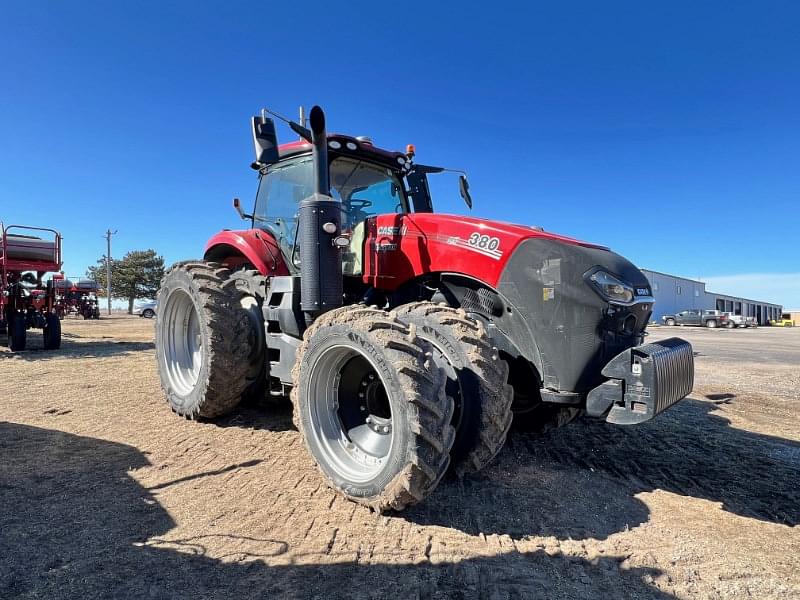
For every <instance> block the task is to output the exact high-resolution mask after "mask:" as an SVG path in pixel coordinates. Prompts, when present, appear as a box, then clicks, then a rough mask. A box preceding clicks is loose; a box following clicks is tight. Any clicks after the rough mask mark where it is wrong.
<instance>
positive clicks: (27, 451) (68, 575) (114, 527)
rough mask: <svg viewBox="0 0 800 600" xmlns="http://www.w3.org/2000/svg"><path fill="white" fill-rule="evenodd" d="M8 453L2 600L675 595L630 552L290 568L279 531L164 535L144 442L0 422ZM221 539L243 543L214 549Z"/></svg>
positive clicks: (1, 493)
mask: <svg viewBox="0 0 800 600" xmlns="http://www.w3.org/2000/svg"><path fill="white" fill-rule="evenodd" d="M0 456H3V457H13V458H14V459H13V460H3V461H0V503H2V506H3V511H2V512H0V555H2V556H3V560H2V561H0V597H3V598H16V597H44V598H54V599H60V598H101V597H102V598H134V597H135V598H140V597H148V598H188V597H195V598H196V597H203V598H237V599H238V598H245V599H247V598H272V597H281V598H309V597H319V598H386V597H423V598H427V597H434V596H436V597H442V598H444V597H458V598H465V599H471V598H487V597H589V598H603V597H605V598H608V597H633V598H654V599H667V598H672V597H673V596H670V595H668V594H666V593H664V592H661V591H660V590H658V589H657V588H655V587H653V586H651V585H648V584H647V583H645V580H646V581H651V582H652V581H653V579H654V578H658V577H660V576H661V575H662V572H661V571H659V570H658V569H654V568H630V569H627V568H624V567H622V566H621V563H622V562H623V561H624V560H625V558H626V557H625V556H603V557H600V558H599V559H597V560H594V561H591V562H590V561H587V560H584V559H581V558H577V557H573V556H562V555H560V554H555V555H552V556H551V555H548V554H547V553H545V552H544V551H536V552H530V553H521V552H509V553H498V554H495V555H493V556H489V557H480V558H471V559H465V560H460V561H455V562H443V563H437V564H435V565H434V564H431V563H430V562H429V561H425V560H423V561H422V562H421V563H420V564H408V558H407V557H406V558H401V559H399V560H403V561H405V562H398V563H378V564H355V563H353V562H345V561H344V559H341V560H340V561H339V562H337V561H336V557H335V556H330V555H328V556H326V557H325V560H327V561H333V562H329V563H320V562H315V561H311V560H309V557H310V556H312V555H308V554H302V553H299V554H298V555H297V556H299V557H302V560H301V561H300V562H302V563H304V564H288V565H287V564H285V563H286V562H287V559H286V557H284V555H288V554H289V553H290V552H291V551H292V548H291V547H290V546H289V544H287V543H286V542H284V541H281V540H272V539H258V538H252V537H246V536H233V535H230V534H227V533H226V532H224V531H222V532H219V531H217V532H215V533H213V534H209V535H199V536H196V537H192V538H189V539H177V540H176V539H170V540H166V539H162V538H161V537H160V536H163V535H164V534H166V533H168V532H169V531H170V530H171V529H173V528H174V527H175V526H176V522H175V521H174V520H173V518H172V517H171V516H170V514H169V513H168V512H167V511H166V510H165V509H164V508H163V507H162V506H161V505H160V504H159V502H158V500H157V498H156V497H155V496H154V495H153V494H152V493H151V492H150V491H149V490H148V489H146V488H144V487H142V486H141V485H140V484H139V483H138V482H137V481H136V480H135V479H133V478H132V477H131V476H130V473H129V472H130V471H131V470H135V469H139V468H143V467H147V466H148V461H147V459H146V457H145V456H143V455H142V453H141V452H140V451H139V450H137V449H136V448H134V447H132V446H127V445H124V444H118V443H113V442H108V441H104V440H99V439H94V438H89V437H81V436H76V435H72V434H68V433H63V432H58V431H52V430H47V429H41V428H37V427H30V426H26V425H19V424H14V423H0ZM88 491H91V493H87V492H88ZM214 538H231V539H233V541H234V542H235V545H236V547H237V548H239V547H241V548H245V550H243V551H238V550H237V551H236V552H235V553H234V554H232V555H224V556H220V557H218V558H212V557H210V556H208V554H209V552H208V546H209V542H211V541H212V540H213V539H214ZM234 538H235V539H234ZM420 553H422V549H420ZM321 554H322V553H320V555H321ZM272 560H281V561H282V563H283V564H281V565H277V566H270V565H269V564H268V563H269V562H270V561H272Z"/></svg>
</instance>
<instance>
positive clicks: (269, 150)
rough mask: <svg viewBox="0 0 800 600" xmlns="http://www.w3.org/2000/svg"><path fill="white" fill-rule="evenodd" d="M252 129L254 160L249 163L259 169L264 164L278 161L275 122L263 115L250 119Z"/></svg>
mask: <svg viewBox="0 0 800 600" xmlns="http://www.w3.org/2000/svg"><path fill="white" fill-rule="evenodd" d="M251 128H252V130H253V146H254V147H255V152H256V160H255V162H254V163H253V164H252V165H250V166H251V167H253V168H254V169H260V168H261V167H263V166H266V165H272V164H275V163H276V162H278V160H279V156H278V135H277V134H276V133H275V122H274V121H273V120H272V119H268V118H267V117H265V116H260V117H253V118H252V119H251Z"/></svg>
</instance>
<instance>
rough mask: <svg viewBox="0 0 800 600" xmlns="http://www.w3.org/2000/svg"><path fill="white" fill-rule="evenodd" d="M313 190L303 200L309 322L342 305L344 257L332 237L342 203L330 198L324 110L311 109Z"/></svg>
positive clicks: (304, 296) (304, 299) (304, 304)
mask: <svg viewBox="0 0 800 600" xmlns="http://www.w3.org/2000/svg"><path fill="white" fill-rule="evenodd" d="M308 120H309V125H310V127H311V144H312V156H313V159H314V194H313V195H312V196H309V197H308V198H306V199H305V200H303V201H302V202H300V216H299V238H300V239H299V249H300V276H301V279H300V307H301V308H302V310H303V312H304V313H305V316H306V322H307V323H308V324H310V323H311V322H312V321H313V320H314V319H315V318H316V317H318V316H319V315H320V314H322V313H324V312H326V311H328V310H331V309H332V308H337V307H339V306H341V305H342V259H341V256H340V255H339V249H338V248H337V247H336V246H335V245H334V243H333V239H334V238H335V237H336V236H337V235H339V233H340V231H341V215H342V210H341V209H342V207H341V203H340V202H339V201H337V200H334V199H333V198H331V196H330V193H331V190H330V170H329V168H328V137H327V134H326V132H325V113H324V112H323V111H322V109H321V108H320V107H319V106H315V107H314V108H312V109H311V112H310V113H309V118H308Z"/></svg>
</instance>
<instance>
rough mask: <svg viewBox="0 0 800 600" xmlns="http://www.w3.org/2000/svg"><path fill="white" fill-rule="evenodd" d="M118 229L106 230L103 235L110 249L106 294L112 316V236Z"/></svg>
mask: <svg viewBox="0 0 800 600" xmlns="http://www.w3.org/2000/svg"><path fill="white" fill-rule="evenodd" d="M116 233H117V230H116V229H115V230H114V231H111V230H110V229H108V230H106V234H105V235H104V236H103V237H105V238H106V243H107V244H108V249H107V250H106V295H107V296H108V315H109V316H111V236H112V235H115V234H116Z"/></svg>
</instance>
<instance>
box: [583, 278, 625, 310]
mask: <svg viewBox="0 0 800 600" xmlns="http://www.w3.org/2000/svg"><path fill="white" fill-rule="evenodd" d="M589 281H590V282H591V283H592V285H594V287H595V288H596V289H597V291H598V292H600V295H601V296H603V298H605V299H606V300H608V301H609V302H619V303H621V304H628V303H630V302H632V301H633V287H631V286H629V285H628V284H627V283H625V282H623V281H620V280H619V279H617V278H616V277H614V276H613V275H611V274H610V273H606V272H605V271H595V272H594V273H592V274H591V275H590V276H589Z"/></svg>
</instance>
